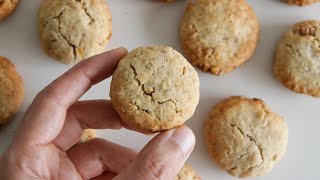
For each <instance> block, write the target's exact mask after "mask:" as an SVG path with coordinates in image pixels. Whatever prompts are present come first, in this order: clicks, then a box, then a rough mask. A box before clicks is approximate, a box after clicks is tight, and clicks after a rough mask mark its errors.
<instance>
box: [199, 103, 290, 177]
mask: <svg viewBox="0 0 320 180" xmlns="http://www.w3.org/2000/svg"><path fill="white" fill-rule="evenodd" d="M204 129H205V137H206V142H207V147H208V152H209V154H210V155H211V156H212V157H213V159H214V161H215V162H216V163H217V165H218V166H219V167H221V168H222V169H224V170H225V171H227V172H228V173H229V174H231V175H233V176H238V177H242V178H243V177H254V176H261V175H266V174H267V173H268V172H269V171H271V169H272V168H273V166H274V165H275V164H276V163H277V162H278V161H279V160H280V159H281V158H282V156H283V155H284V153H285V150H286V147H287V141H288V127H287V124H286V122H285V121H284V120H283V119H282V118H281V117H280V116H279V115H277V114H276V113H273V112H272V111H271V109H270V108H269V107H268V106H267V105H266V104H265V103H264V102H263V101H262V100H259V99H249V98H245V97H230V98H228V99H226V100H223V101H221V102H220V103H218V104H217V105H216V106H215V107H214V108H213V110H212V112H211V113H210V115H209V117H208V119H207V121H206V123H205V126H204Z"/></svg>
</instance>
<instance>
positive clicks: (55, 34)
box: [39, 0, 112, 64]
mask: <svg viewBox="0 0 320 180" xmlns="http://www.w3.org/2000/svg"><path fill="white" fill-rule="evenodd" d="M39 29H40V38H41V44H42V47H43V49H44V51H45V52H46V53H47V54H48V55H49V56H51V57H53V58H54V59H57V60H59V61H60V62H62V63H65V64H74V63H77V62H79V61H81V60H83V59H86V58H88V57H91V56H94V55H97V54H99V53H102V52H103V51H104V49H105V46H106V45H107V43H108V41H109V39H110V37H111V34H112V18H111V13H110V10H109V7H108V5H107V4H106V2H105V0H55V1H52V0H45V1H43V3H42V5H41V7H40V10H39Z"/></svg>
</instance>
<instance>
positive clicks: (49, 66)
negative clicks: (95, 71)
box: [0, 0, 320, 180]
mask: <svg viewBox="0 0 320 180" xmlns="http://www.w3.org/2000/svg"><path fill="white" fill-rule="evenodd" d="M40 2H41V1H39V0H24V1H22V3H21V4H20V6H19V7H18V9H17V11H16V12H15V14H14V15H13V16H12V17H10V18H9V19H7V20H6V21H5V22H2V23H0V55H3V56H6V57H8V58H9V59H11V60H12V61H13V62H14V63H15V64H16V66H17V68H18V71H19V72H20V74H21V75H22V77H23V79H24V82H25V86H26V98H25V102H24V105H23V108H22V109H21V112H20V113H19V114H18V116H17V118H16V120H15V122H14V123H11V124H10V125H9V126H7V127H2V128H1V132H0V142H1V143H0V152H2V151H3V150H4V149H5V148H6V147H7V145H8V144H9V143H10V139H11V137H12V135H13V134H14V130H15V127H16V126H17V124H18V121H19V119H21V117H22V116H23V112H25V111H26V108H27V107H28V106H29V104H30V103H31V102H32V99H33V98H34V97H35V95H36V94H37V92H38V91H40V90H41V89H42V88H43V87H44V86H45V85H47V84H48V83H50V82H51V81H52V80H54V79H55V78H56V77H58V76H59V75H60V74H62V73H63V72H65V71H66V70H67V69H68V68H70V67H68V66H66V65H63V64H60V63H58V62H55V61H52V60H51V59H50V58H48V57H47V56H46V55H45V54H44V53H43V52H42V49H41V47H40V45H39V39H38V30H37V11H38V7H39V4H40ZM108 3H109V5H110V7H111V10H112V14H113V26H114V33H113V36H112V39H111V42H110V43H109V45H108V49H111V48H113V47H118V46H125V47H127V48H128V49H130V50H131V49H133V48H135V47H138V46H143V45H152V44H163V45H169V46H173V47H174V48H176V49H177V50H179V51H180V47H179V43H178V27H179V21H180V18H181V16H182V14H183V11H184V7H185V1H178V2H174V3H171V4H166V3H158V2H156V1H155V0H108ZM249 3H250V4H251V5H252V6H253V8H254V9H255V11H256V13H257V15H258V16H259V18H260V21H261V37H260V42H259V45H258V47H257V50H256V52H255V55H254V57H253V58H252V59H251V60H250V61H249V62H247V63H245V64H244V65H243V66H241V67H240V68H238V69H237V70H235V71H234V72H232V73H230V74H228V75H225V76H222V77H215V76H212V75H209V74H205V73H202V72H200V71H198V72H199V76H200V79H201V83H202V85H201V101H200V104H199V106H198V109H197V111H196V113H195V115H194V117H193V118H192V119H190V120H189V121H188V122H187V125H188V126H189V127H191V128H192V129H193V130H194V132H195V134H196V137H197V144H196V147H195V150H194V152H193V154H192V155H191V157H190V159H189V163H190V164H192V166H193V167H194V168H195V169H196V170H197V171H198V172H199V173H200V175H201V176H202V177H203V179H205V180H207V179H216V180H227V179H234V178H232V177H231V176H229V175H228V174H226V173H224V172H223V171H221V170H219V169H218V168H217V167H216V165H215V164H214V163H212V162H211V160H210V158H209V156H208V154H207V152H206V147H205V145H204V142H203V132H202V126H203V122H204V119H205V117H206V115H207V114H208V112H209V111H210V109H211V107H212V106H213V105H214V104H215V103H216V102H218V101H219V100H222V99H223V98H226V97H228V96H231V95H246V96H249V97H258V98H262V99H264V100H265V101H266V102H267V104H268V105H269V106H270V107H271V108H272V109H273V110H274V111H275V112H278V113H279V114H281V115H282V116H283V117H284V118H285V120H286V121H287V123H288V125H289V145H288V149H287V153H286V155H285V157H284V158H283V159H282V161H280V163H279V164H278V165H276V166H275V168H274V169H273V171H272V172H271V173H270V174H269V175H268V176H265V177H260V178H256V179H273V180H283V179H308V180H314V179H319V178H318V174H319V173H318V169H319V161H320V157H319V152H320V139H319V138H318V137H319V134H318V129H319V126H320V121H319V117H320V111H319V107H320V99H315V98H311V97H308V96H304V95H298V94H295V93H293V92H291V91H289V90H287V89H286V88H284V87H283V86H282V85H281V84H280V83H279V82H277V81H276V80H275V78H274V77H273V74H272V63H273V55H274V50H275V46H276V44H277V41H278V40H279V38H280V37H281V35H282V34H283V33H284V32H285V31H286V30H287V28H288V27H289V26H290V25H292V24H293V23H295V22H298V21H301V20H306V19H319V18H320V4H318V5H313V6H310V7H306V8H299V7H293V6H288V5H286V4H284V3H281V2H280V0H279V1H278V0H258V1H257V0H249ZM108 94H109V80H107V81H105V82H103V83H100V84H99V85H97V86H96V87H94V88H93V89H92V90H90V91H89V92H88V93H87V94H86V95H84V96H83V98H82V99H96V98H107V97H108ZM98 134H99V136H100V137H104V138H107V139H109V140H112V141H114V142H117V143H120V144H123V145H126V146H129V147H132V148H134V149H137V150H138V149H140V148H141V147H143V146H144V145H145V144H146V142H147V141H148V140H149V139H150V137H147V136H145V135H141V134H138V133H134V132H129V131H126V130H121V131H108V130H106V131H99V133H98Z"/></svg>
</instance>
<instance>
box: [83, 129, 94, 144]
mask: <svg viewBox="0 0 320 180" xmlns="http://www.w3.org/2000/svg"><path fill="white" fill-rule="evenodd" d="M96 137H97V134H96V131H95V130H94V129H85V130H83V132H82V136H81V138H80V141H79V142H80V143H84V142H86V141H89V140H90V139H94V138H96Z"/></svg>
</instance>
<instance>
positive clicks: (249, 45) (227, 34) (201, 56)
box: [180, 0, 259, 75]
mask: <svg viewBox="0 0 320 180" xmlns="http://www.w3.org/2000/svg"><path fill="white" fill-rule="evenodd" d="M258 37H259V21H258V18H257V16H256V15H255V13H254V11H253V10H252V8H251V7H250V6H249V5H248V4H247V2H246V1H245V0H195V1H194V2H190V3H189V4H188V6H187V9H186V11H185V14H184V17H183V20H182V24H181V28H180V41H181V46H182V49H183V50H184V52H185V54H186V56H187V58H188V60H189V61H190V62H191V64H193V65H194V66H198V67H199V68H201V69H202V70H203V71H205V72H210V73H212V74H214V75H222V74H225V73H228V72H230V71H232V70H233V69H235V68H236V67H238V66H240V65H241V64H242V63H244V62H245V61H246V60H248V59H249V58H250V57H251V56H252V54H253V52H254V50H255V48H256V45H257V41H258Z"/></svg>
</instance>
